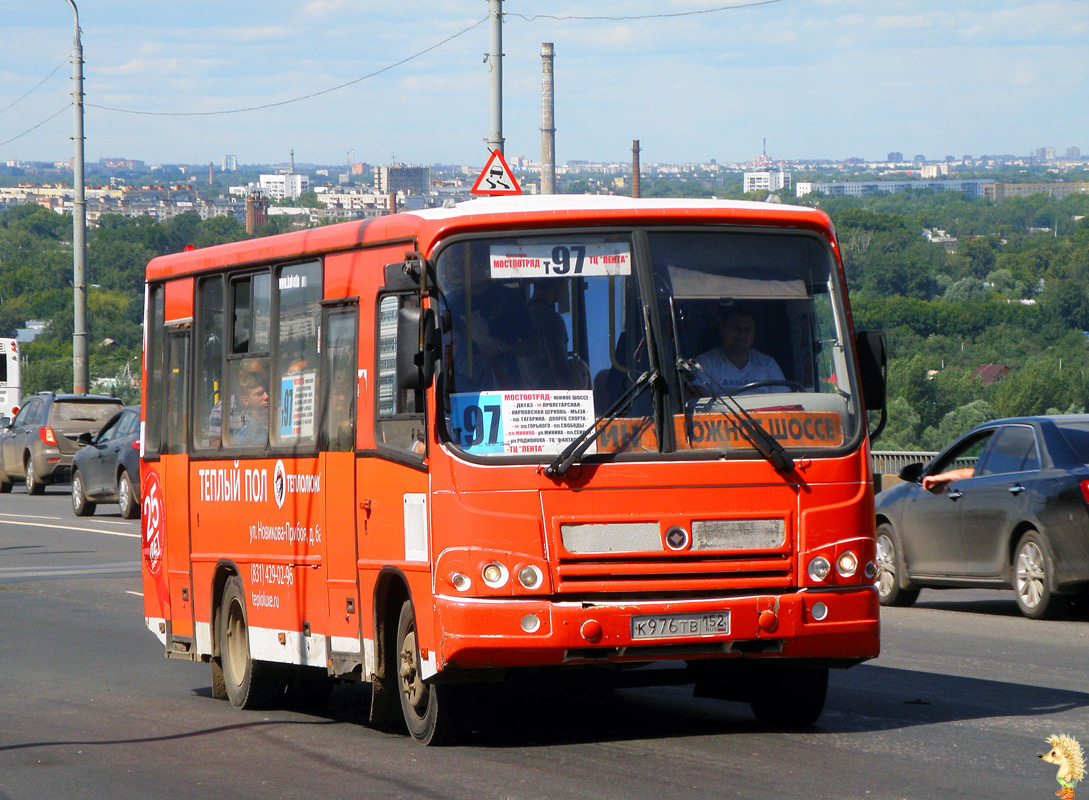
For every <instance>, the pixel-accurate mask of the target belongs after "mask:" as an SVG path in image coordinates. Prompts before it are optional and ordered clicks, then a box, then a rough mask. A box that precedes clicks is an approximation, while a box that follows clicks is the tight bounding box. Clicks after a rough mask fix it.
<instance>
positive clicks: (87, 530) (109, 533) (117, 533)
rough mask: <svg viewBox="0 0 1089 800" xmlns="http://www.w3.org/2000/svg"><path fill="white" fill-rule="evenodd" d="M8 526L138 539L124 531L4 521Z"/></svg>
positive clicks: (136, 535) (137, 536)
mask: <svg viewBox="0 0 1089 800" xmlns="http://www.w3.org/2000/svg"><path fill="white" fill-rule="evenodd" d="M4 522H5V523H7V524H8V525H28V526H29V527H31V528H56V529H57V530H61V531H79V532H80V533H102V534H105V535H106V536H125V537H128V538H130V539H139V538H140V534H138V533H125V532H124V531H104V530H101V529H99V528H77V527H75V526H74V525H43V524H42V523H40V522H19V521H18V520H13V519H6V520H4Z"/></svg>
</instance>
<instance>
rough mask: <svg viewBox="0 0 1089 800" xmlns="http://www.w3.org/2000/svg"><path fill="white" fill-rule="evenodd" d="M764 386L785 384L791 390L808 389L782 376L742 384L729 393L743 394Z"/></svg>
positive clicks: (806, 390) (804, 390) (803, 390)
mask: <svg viewBox="0 0 1089 800" xmlns="http://www.w3.org/2000/svg"><path fill="white" fill-rule="evenodd" d="M764 386H785V387H787V388H788V389H789V390H790V391H792V392H808V391H809V389H807V388H806V387H805V386H803V385H802V384H800V383H798V382H797V381H788V380H787V379H786V378H782V379H780V380H774V381H753V382H752V383H746V384H745V385H744V386H740V387H738V388H737V389H734V390H733V391H732V392H731V394H744V393H745V392H751V391H752V390H753V389H760V388H762V387H764Z"/></svg>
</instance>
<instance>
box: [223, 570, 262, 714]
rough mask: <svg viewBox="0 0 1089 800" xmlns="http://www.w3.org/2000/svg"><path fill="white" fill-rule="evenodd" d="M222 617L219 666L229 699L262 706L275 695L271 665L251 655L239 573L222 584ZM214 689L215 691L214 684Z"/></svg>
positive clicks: (240, 705) (242, 704)
mask: <svg viewBox="0 0 1089 800" xmlns="http://www.w3.org/2000/svg"><path fill="white" fill-rule="evenodd" d="M219 619H220V640H219V651H220V654H221V656H220V665H221V666H222V669H223V683H224V688H225V689H226V692H227V699H228V700H230V701H231V705H232V706H234V707H235V708H243V709H249V708H260V707H261V706H263V705H265V704H266V703H267V702H268V700H269V698H270V696H271V694H272V685H271V684H272V679H271V674H270V673H271V671H272V665H271V664H266V663H264V662H262V661H254V660H253V658H251V657H250V636H249V625H248V623H247V621H246V592H245V590H244V589H243V588H242V580H241V578H239V577H238V576H237V575H232V576H231V577H230V578H228V579H227V583H226V584H225V585H224V587H223V602H222V604H221V607H220V612H219ZM213 682H214V678H213ZM212 691H213V693H214V692H215V686H214V685H213V687H212Z"/></svg>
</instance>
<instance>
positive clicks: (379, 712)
mask: <svg viewBox="0 0 1089 800" xmlns="http://www.w3.org/2000/svg"><path fill="white" fill-rule="evenodd" d="M411 599H412V594H411V592H410V591H409V588H408V580H407V579H406V578H405V576H404V573H402V572H401V571H400V570H399V569H395V568H393V567H385V568H383V569H382V571H381V572H379V573H378V580H377V581H376V583H375V586H374V598H373V602H372V606H371V607H372V609H373V614H374V616H373V619H372V624H373V625H374V629H373V630H374V664H373V669H374V672H373V673H372V674H371V675H370V676H367V677H368V679H369V680H370V683H371V711H370V721H371V724H373V725H377V726H380V727H387V726H388V727H393V726H396V725H397V724H399V723H400V722H401V705H400V700H399V695H400V693H399V689H398V686H397V663H396V655H397V623H398V620H399V615H400V613H401V607H402V606H403V605H404V604H405V603H406V602H411Z"/></svg>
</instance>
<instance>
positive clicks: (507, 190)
mask: <svg viewBox="0 0 1089 800" xmlns="http://www.w3.org/2000/svg"><path fill="white" fill-rule="evenodd" d="M521 193H522V187H521V186H519V185H518V180H517V179H516V178H515V177H514V173H513V172H511V171H510V167H508V166H507V162H506V160H505V159H504V158H503V154H502V153H501V152H500V151H498V150H492V156H491V158H489V159H488V163H487V164H485V165H484V169H482V170H481V171H480V175H479V176H478V177H477V179H476V183H474V184H473V188H472V191H471V192H470V194H494V195H499V194H521Z"/></svg>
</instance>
